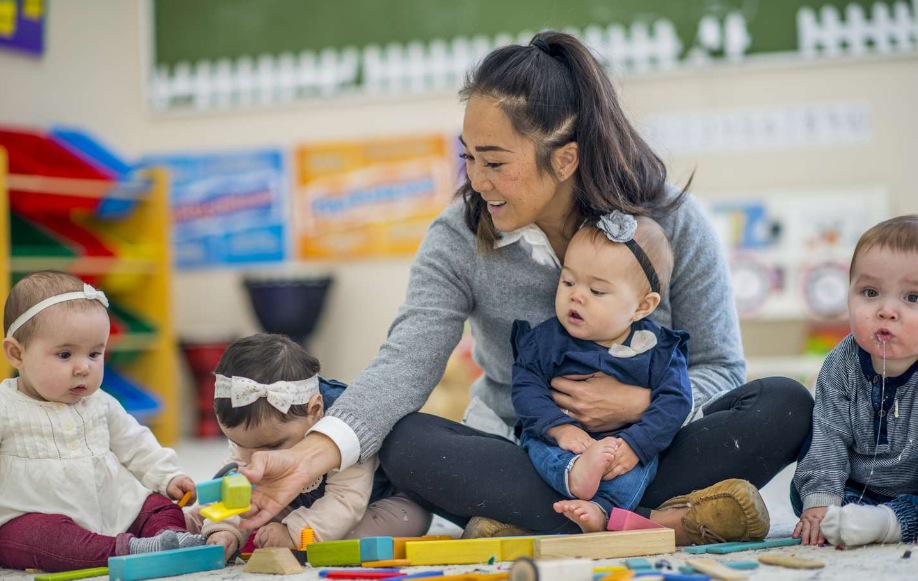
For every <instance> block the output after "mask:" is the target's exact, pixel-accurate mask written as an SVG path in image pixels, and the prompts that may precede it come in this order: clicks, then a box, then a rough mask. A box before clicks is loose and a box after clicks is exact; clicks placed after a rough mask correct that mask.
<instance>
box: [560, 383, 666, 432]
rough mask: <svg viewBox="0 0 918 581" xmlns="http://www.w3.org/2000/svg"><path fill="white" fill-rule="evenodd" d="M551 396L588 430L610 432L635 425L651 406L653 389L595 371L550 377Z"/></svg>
mask: <svg viewBox="0 0 918 581" xmlns="http://www.w3.org/2000/svg"><path fill="white" fill-rule="evenodd" d="M551 387H552V390H553V391H552V394H551V396H552V398H554V400H555V403H556V404H557V405H558V407H560V408H561V409H563V410H567V411H568V415H569V416H570V417H572V418H574V419H575V420H577V422H579V423H580V425H581V426H583V427H584V428H585V429H586V430H587V431H588V432H609V431H612V430H617V429H619V428H621V427H622V426H627V425H628V424H633V423H635V422H637V421H638V420H639V419H640V418H641V414H643V413H644V411H645V410H646V409H647V408H648V407H650V390H649V389H645V388H643V387H635V386H633V385H625V384H624V383H622V382H620V381H619V380H617V379H615V378H614V377H611V376H609V375H606V374H605V373H600V372H596V373H593V374H591V375H564V376H558V377H555V378H554V379H552V380H551Z"/></svg>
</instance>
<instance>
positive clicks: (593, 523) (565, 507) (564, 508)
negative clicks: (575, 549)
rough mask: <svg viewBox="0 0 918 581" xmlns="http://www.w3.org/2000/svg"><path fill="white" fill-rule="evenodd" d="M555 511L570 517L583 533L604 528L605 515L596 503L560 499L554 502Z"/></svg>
mask: <svg viewBox="0 0 918 581" xmlns="http://www.w3.org/2000/svg"><path fill="white" fill-rule="evenodd" d="M554 508H555V512H557V513H561V514H563V515H564V516H566V517H567V518H569V519H571V520H572V521H574V522H575V523H577V525H579V526H580V529H581V530H582V531H583V532H585V533H598V532H599V531H602V530H605V528H606V515H604V514H603V512H602V509H601V508H599V506H598V505H596V504H593V503H592V502H589V501H587V500H561V501H559V502H556V503H555V504H554Z"/></svg>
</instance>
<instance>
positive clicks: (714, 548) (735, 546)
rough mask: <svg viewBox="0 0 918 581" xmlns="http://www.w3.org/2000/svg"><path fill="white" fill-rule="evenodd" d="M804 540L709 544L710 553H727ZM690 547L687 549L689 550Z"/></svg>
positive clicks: (791, 543)
mask: <svg viewBox="0 0 918 581" xmlns="http://www.w3.org/2000/svg"><path fill="white" fill-rule="evenodd" d="M801 542H803V539H790V538H788V539H775V540H773V541H760V542H757V543H723V544H719V545H708V553H712V554H714V555H726V554H728V553H736V552H738V551H753V550H755V549H772V548H775V547H793V546H794V545H799V544H800V543H801ZM687 550H688V549H686V551H687Z"/></svg>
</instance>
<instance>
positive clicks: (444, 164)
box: [293, 135, 458, 259]
mask: <svg viewBox="0 0 918 581" xmlns="http://www.w3.org/2000/svg"><path fill="white" fill-rule="evenodd" d="M295 163H296V185H295V189H296V191H295V193H294V202H293V208H294V212H295V220H294V223H295V228H296V230H295V232H296V233H295V236H296V247H297V248H298V253H299V256H300V257H302V258H305V259H336V258H367V257H382V256H410V255H412V254H414V252H415V251H416V250H417V248H418V245H419V244H420V242H421V239H422V238H423V237H424V233H425V232H426V231H427V227H428V226H429V225H430V222H431V221H432V220H433V219H434V218H435V217H436V216H437V215H438V214H439V213H440V212H441V211H442V210H443V208H445V207H446V206H447V204H449V201H450V197H451V196H452V193H453V191H454V190H455V188H456V181H457V175H458V166H457V164H456V161H455V158H454V152H453V151H452V144H451V141H450V139H449V138H447V137H446V136H443V135H428V136H418V137H405V138H397V139H381V140H371V141H355V142H338V143H324V144H310V145H302V146H300V147H298V148H297V150H296V162H295Z"/></svg>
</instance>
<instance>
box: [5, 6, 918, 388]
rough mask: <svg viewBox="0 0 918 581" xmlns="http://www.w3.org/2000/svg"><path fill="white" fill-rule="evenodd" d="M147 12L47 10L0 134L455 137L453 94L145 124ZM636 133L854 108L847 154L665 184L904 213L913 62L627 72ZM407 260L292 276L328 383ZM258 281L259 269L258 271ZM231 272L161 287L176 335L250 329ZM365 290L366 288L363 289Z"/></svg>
mask: <svg viewBox="0 0 918 581" xmlns="http://www.w3.org/2000/svg"><path fill="white" fill-rule="evenodd" d="M149 19H150V15H149V6H148V4H147V3H146V2H144V1H142V0H128V1H117V0H83V1H81V2H68V1H61V0H57V1H55V0H52V1H51V2H50V9H49V17H48V21H47V28H46V34H47V37H46V39H47V40H46V42H47V51H46V54H45V55H44V57H43V58H42V59H40V60H35V59H32V58H28V57H22V56H18V55H14V54H10V53H7V52H3V53H0V85H2V88H0V123H3V124H19V125H32V126H47V125H50V124H55V123H58V124H74V125H79V126H81V127H83V128H86V129H88V130H90V131H92V132H94V133H95V134H97V135H98V136H100V137H101V138H102V139H103V140H104V141H106V142H108V143H109V144H111V145H112V146H114V147H115V148H116V149H117V150H119V151H120V152H122V153H124V154H125V155H127V156H137V155H141V154H144V153H154V152H165V151H176V150H197V149H205V150H206V149H215V148H225V147H237V146H238V147H247V146H256V145H278V144H280V145H292V144H294V143H302V142H307V141H322V140H328V139H348V138H358V137H367V136H387V135H393V134H404V133H422V132H431V131H434V132H449V133H454V132H457V131H458V130H459V129H460V127H461V119H462V107H461V106H460V104H459V103H458V101H457V99H456V98H455V96H454V95H452V94H449V95H442V96H438V97H437V96H435V97H418V98H411V99H405V100H391V99H382V100H375V101H350V102H345V103H335V102H316V103H310V104H305V105H297V106H290V107H288V108H279V109H272V110H265V111H254V110H253V111H251V112H244V113H225V114H207V115H197V116H195V115H174V116H167V117H155V116H151V115H150V114H149V113H148V112H147V110H146V107H145V105H144V102H143V95H142V80H143V78H144V75H145V74H146V69H145V67H144V66H143V63H146V62H148V60H149V53H148V46H149V42H148V40H149V30H148V25H149ZM618 87H619V90H620V93H621V95H622V97H623V99H624V102H625V105H626V108H627V110H629V111H630V112H631V114H632V118H633V119H634V120H635V122H636V123H638V125H640V124H641V122H642V120H643V119H644V118H645V117H646V116H648V115H652V114H661V113H677V112H691V111H705V110H711V109H718V108H746V107H749V108H755V107H773V106H782V105H800V104H806V103H811V102H824V103H837V102H860V103H866V104H867V105H868V106H869V107H870V109H871V111H872V116H873V137H872V140H871V141H870V142H869V143H866V144H862V145H857V146H836V145H830V146H825V147H819V148H808V149H800V150H795V149H790V148H788V149H785V150H760V151H746V152H740V153H724V154H717V155H701V154H697V155H681V154H680V155H672V154H669V153H667V152H665V151H662V152H661V153H662V154H663V155H664V157H666V159H667V160H668V161H669V162H670V169H671V175H672V176H673V181H674V182H675V183H677V184H678V183H682V182H683V181H684V180H685V179H686V178H687V176H688V175H689V174H690V172H691V171H692V170H695V181H694V186H693V190H694V192H695V193H696V194H697V195H699V196H702V197H708V196H718V197H729V196H738V195H743V194H749V193H755V192H760V191H765V190H774V189H782V188H793V189H800V188H804V187H819V188H823V187H827V186H829V187H831V186H845V187H851V186H882V187H885V188H886V189H887V190H888V191H889V193H890V195H891V200H892V209H893V211H894V212H896V213H905V212H918V191H916V187H915V183H914V177H913V170H912V168H913V167H915V163H916V162H918V156H916V153H915V152H916V151H918V148H916V145H918V138H916V136H918V107H915V95H916V94H918V56H916V55H915V54H911V55H905V56H899V57H887V58H882V59H881V58H872V57H871V58H860V59H843V60H837V61H820V62H814V63H804V62H800V61H783V62H781V61H780V60H779V59H775V60H774V61H759V62H757V63H755V64H747V65H744V66H728V65H723V66H718V67H716V68H712V69H709V70H706V71H692V72H678V73H672V74H667V75H662V74H660V75H648V76H640V77H639V76H631V77H627V78H625V79H622V80H620V81H619V84H618ZM409 265H410V260H408V259H405V260H385V261H372V262H366V261H364V262H350V263H343V264H319V265H297V266H294V267H290V269H291V270H302V271H321V272H329V273H331V274H333V275H334V276H335V279H336V283H335V286H334V289H333V291H332V293H331V296H330V299H329V302H328V307H327V309H326V311H325V313H324V316H323V319H322V321H321V324H320V328H319V329H318V331H317V333H316V335H315V337H314V338H313V341H312V344H311V347H312V350H313V351H314V352H315V354H316V355H317V356H318V357H319V358H320V359H321V360H322V363H323V371H324V373H325V374H327V375H329V376H334V377H338V378H340V379H343V380H348V381H349V380H351V379H353V377H354V376H355V375H356V374H357V373H359V371H360V370H361V369H362V368H363V366H364V365H366V363H367V362H368V361H369V360H370V359H371V358H372V357H373V355H374V354H375V352H376V350H377V348H378V346H379V344H380V343H381V342H382V341H383V340H384V338H385V334H386V330H387V327H388V324H389V322H390V321H391V320H392V318H393V317H394V315H395V313H396V310H397V308H398V305H399V304H400V302H401V300H402V298H403V296H404V292H405V287H406V284H407V276H408V269H409ZM262 270H263V269H262ZM239 277H240V273H239V272H238V271H205V272H191V273H179V274H178V275H177V276H176V277H175V285H174V290H175V297H174V302H175V308H176V313H175V316H176V324H177V329H178V332H179V335H180V336H186V337H187V336H195V337H202V336H210V337H213V336H230V335H239V334H243V333H249V332H253V331H255V330H256V328H257V327H256V324H255V321H254V320H253V317H252V315H251V311H250V309H249V306H248V304H247V299H246V297H245V295H244V294H243V291H242V289H241V287H240V285H239ZM368 289H371V290H368ZM795 324H799V322H787V323H782V322H778V323H776V324H772V323H769V324H768V325H764V326H759V327H755V326H753V327H747V329H748V331H747V333H746V335H745V337H744V340H745V341H746V345H747V350H752V351H756V350H761V349H764V350H766V351H767V350H768V349H771V348H774V346H775V345H778V346H783V347H784V348H787V347H786V345H787V343H786V339H785V338H784V336H785V335H786V334H787V333H788V331H789V330H790V329H793V328H794V325H795Z"/></svg>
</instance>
